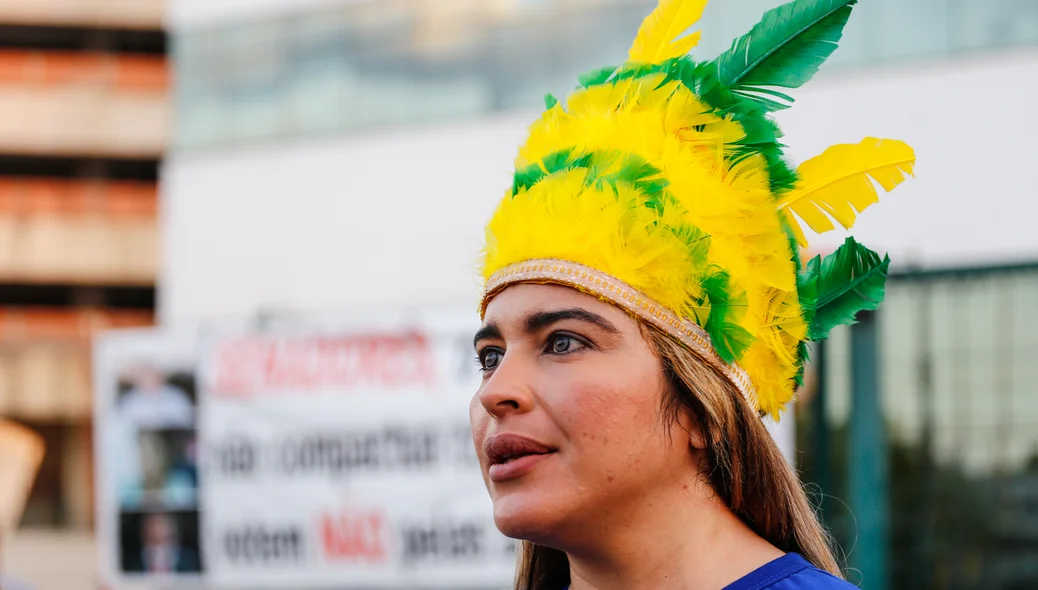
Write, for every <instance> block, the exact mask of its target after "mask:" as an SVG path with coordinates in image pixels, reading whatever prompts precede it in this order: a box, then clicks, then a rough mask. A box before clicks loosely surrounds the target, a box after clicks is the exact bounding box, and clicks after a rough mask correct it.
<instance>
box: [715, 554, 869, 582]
mask: <svg viewBox="0 0 1038 590" xmlns="http://www.w3.org/2000/svg"><path fill="white" fill-rule="evenodd" d="M851 589H855V590H856V589H857V586H854V585H852V584H850V583H848V582H845V581H843V580H841V579H839V578H837V577H836V576H833V575H831V574H829V573H827V572H824V571H822V570H820V569H818V568H816V567H815V566H813V565H811V564H810V563H809V562H808V561H807V560H806V559H804V558H803V557H801V556H799V555H797V554H796V553H787V554H786V555H783V556H782V557H780V558H778V559H776V560H775V561H772V562H770V563H767V564H764V565H763V566H761V567H759V568H757V569H755V570H753V571H752V572H750V573H749V574H747V575H745V576H743V577H742V578H740V579H738V580H736V581H735V582H734V583H732V584H729V585H728V586H726V587H725V588H724V590H851Z"/></svg>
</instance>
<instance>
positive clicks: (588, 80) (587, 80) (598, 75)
mask: <svg viewBox="0 0 1038 590" xmlns="http://www.w3.org/2000/svg"><path fill="white" fill-rule="evenodd" d="M616 70H617V67H616V66H606V67H604V68H598V69H596V70H591V71H590V72H587V73H584V74H581V75H580V76H579V77H577V81H578V82H579V83H580V86H581V87H583V88H590V87H591V86H598V85H600V84H605V82H606V81H607V80H609V78H610V76H612V75H613V74H614V73H616Z"/></svg>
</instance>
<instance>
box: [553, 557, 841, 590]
mask: <svg viewBox="0 0 1038 590" xmlns="http://www.w3.org/2000/svg"><path fill="white" fill-rule="evenodd" d="M566 590H569V588H567V589H566ZM723 590H858V587H857V586H854V585H852V584H849V583H847V582H845V581H843V580H841V579H839V578H837V577H836V576H833V575H831V574H829V573H827V572H824V571H822V570H820V569H818V568H816V567H815V566H813V565H811V564H810V562H808V561H807V560H806V559H804V558H803V557H800V556H799V555H797V554H796V553H787V554H785V555H783V556H782V557H780V558H778V559H776V560H775V561H772V562H770V563H766V564H764V565H763V566H761V567H759V568H757V569H755V570H753V571H752V572H750V573H748V574H746V575H745V576H743V577H741V578H739V579H738V580H736V581H735V582H733V583H731V584H729V585H727V586H725V587H724V589H723Z"/></svg>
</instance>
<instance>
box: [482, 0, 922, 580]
mask: <svg viewBox="0 0 1038 590" xmlns="http://www.w3.org/2000/svg"><path fill="white" fill-rule="evenodd" d="M704 4H705V2H701V1H693V0H689V1H685V2H682V1H680V0H675V1H667V0H664V1H663V2H661V3H660V6H659V7H658V8H657V9H656V11H655V12H654V13H653V14H652V15H650V16H649V18H648V19H646V21H645V23H644V24H643V25H642V28H641V30H640V31H639V34H638V37H637V39H636V40H635V43H634V45H633V46H632V48H631V52H630V55H629V57H628V60H627V62H626V63H625V64H624V65H622V66H619V67H611V68H604V69H602V70H600V71H596V72H592V73H590V74H588V75H586V76H584V77H582V78H581V88H579V89H578V90H577V91H575V92H574V93H573V94H572V95H571V96H570V97H569V99H568V100H567V101H566V103H565V104H563V103H560V102H558V101H556V100H555V99H554V98H552V97H550V96H549V97H548V99H547V103H548V105H547V106H548V110H547V112H545V114H544V115H543V116H542V117H541V119H540V120H538V121H537V122H536V123H534V125H533V127H532V128H531V131H530V137H529V139H528V141H527V143H526V145H525V146H523V148H522V149H521V151H520V155H519V158H518V161H517V166H516V173H515V177H514V182H513V186H512V188H511V190H510V191H508V193H507V194H506V196H505V198H504V199H503V200H502V202H501V204H500V206H499V207H498V210H497V211H496V213H495V215H494V217H493V219H492V220H491V222H490V224H489V226H488V227H487V245H486V252H485V260H484V269H483V270H484V278H485V280H486V287H485V292H484V297H483V304H482V307H481V312H482V314H483V320H484V323H483V327H482V328H481V329H480V330H479V332H478V333H477V334H476V337H475V348H476V353H477V356H478V360H479V364H480V366H481V368H482V370H483V372H484V377H483V382H482V385H481V387H480V389H479V391H478V392H477V394H476V395H475V397H474V399H473V403H472V406H471V421H472V430H473V437H474V440H475V444H476V447H477V451H478V454H479V457H480V462H481V466H482V469H483V474H484V479H485V481H486V484H487V488H488V490H489V491H490V495H491V497H492V499H493V503H494V518H495V521H496V523H497V526H498V527H499V528H500V529H501V531H502V532H503V533H504V534H506V535H508V536H511V537H514V538H518V539H522V540H523V544H522V550H521V555H520V566H519V571H518V574H517V578H516V588H520V589H528V590H562V589H563V588H566V587H569V588H572V590H588V589H596V590H605V589H613V588H616V589H620V588H622V589H639V588H646V589H647V588H652V589H666V588H675V589H678V588H681V589H688V588H694V589H702V590H719V589H721V588H728V589H733V590H736V589H737V590H763V589H765V588H773V589H775V590H779V589H781V590H800V589H837V588H846V587H850V586H849V584H847V583H846V582H844V581H842V580H841V579H840V570H839V567H838V565H837V563H836V560H835V559H834V557H833V553H832V550H831V549H830V544H829V540H828V537H827V536H826V533H825V531H824V530H823V529H822V527H821V526H820V525H819V522H818V520H817V518H816V516H815V515H814V513H813V512H812V510H811V507H810V505H809V503H808V501H807V498H806V496H805V494H804V491H803V488H802V486H801V484H800V482H799V480H798V478H797V476H796V474H795V473H794V472H793V470H792V469H791V468H790V466H789V465H788V464H787V463H786V462H785V460H784V459H783V457H782V455H781V453H780V452H779V450H778V448H777V447H776V445H775V443H774V441H773V440H772V439H771V438H770V436H769V434H768V433H767V431H766V430H765V428H764V426H763V424H762V423H761V420H760V418H761V417H762V416H764V415H771V416H773V417H776V418H777V417H778V416H779V415H780V411H781V409H782V408H783V406H784V405H785V404H786V403H787V402H788V401H789V400H790V399H792V397H793V395H794V392H795V389H796V387H797V386H798V385H799V384H800V383H801V377H802V372H803V364H804V362H805V361H806V358H805V357H806V342H807V341H817V340H820V339H823V338H825V337H826V335H827V334H828V332H829V330H830V329H831V328H832V327H834V326H836V325H839V324H843V323H849V322H851V321H853V318H854V315H855V314H856V313H857V312H858V311H861V310H863V309H875V307H876V306H877V305H878V303H879V301H880V299H882V296H883V285H884V280H885V277H886V269H887V265H888V260H887V259H883V260H881V259H880V258H879V256H877V255H876V254H875V253H873V252H871V251H869V250H867V249H865V248H863V247H862V246H860V245H858V244H857V243H855V242H854V241H853V240H851V239H848V240H847V242H846V243H845V244H844V245H843V246H842V247H841V248H840V249H839V250H837V251H836V252H835V253H833V254H832V255H830V256H829V257H827V258H825V259H824V260H822V259H819V258H816V259H814V260H812V261H811V262H810V263H809V264H807V265H806V267H802V265H801V263H800V259H799V256H798V244H797V243H796V242H797V241H799V242H800V245H806V240H805V236H804V234H803V232H802V231H801V229H800V227H799V223H798V221H797V220H796V217H799V218H800V219H802V220H803V221H804V222H805V223H807V224H808V225H809V226H810V227H811V228H812V229H813V230H815V231H816V232H823V231H826V230H828V229H832V228H833V225H832V222H831V220H830V217H831V218H833V219H835V220H836V221H838V222H840V223H841V224H842V225H843V226H844V227H847V228H849V227H850V226H851V225H852V224H853V222H854V218H855V216H856V213H857V212H859V211H860V210H862V209H864V208H865V207H866V206H868V205H869V204H871V203H872V202H875V201H876V196H877V190H876V188H875V187H874V186H873V184H872V182H871V181H870V177H871V178H872V179H875V180H877V181H879V182H880V184H881V185H882V186H883V187H884V188H885V189H886V190H890V189H892V188H893V187H894V186H895V185H897V184H898V183H899V182H901V181H902V180H903V179H904V178H905V177H906V175H907V174H910V173H911V168H912V164H913V162H914V158H915V157H914V154H913V152H912V150H911V148H909V147H908V146H907V145H905V144H903V143H901V142H897V141H892V140H877V139H866V140H865V141H863V142H862V143H860V144H854V145H839V146H834V147H833V148H830V149H829V150H827V151H826V152H825V153H823V154H822V155H820V156H818V157H816V158H813V159H811V160H809V161H807V162H805V163H804V164H803V165H802V166H801V167H800V168H799V169H797V170H796V171H795V172H794V171H793V170H790V169H789V168H788V167H787V165H786V163H785V160H784V159H783V157H782V151H781V148H782V146H781V145H780V144H779V143H778V137H779V136H780V133H779V132H778V129H777V127H776V126H775V125H774V123H773V122H772V121H771V119H770V118H769V116H768V112H769V111H771V110H774V109H775V108H778V107H779V106H785V105H784V103H785V102H786V101H788V100H791V99H789V98H788V97H786V96H785V95H784V94H780V93H777V92H775V91H773V90H771V89H770V88H769V87H774V86H781V87H787V88H788V87H794V86H799V85H800V84H802V83H803V82H805V81H806V80H807V79H808V78H810V76H811V74H813V73H814V71H816V70H817V68H818V66H819V65H820V63H821V61H823V60H824V59H825V58H826V57H827V56H828V55H829V54H830V53H831V52H832V50H833V48H835V41H837V40H838V39H839V37H840V33H841V30H842V27H843V24H844V23H845V22H846V21H847V17H848V16H849V13H850V10H851V6H852V5H853V4H854V1H853V0H848V1H846V2H839V1H833V0H797V1H796V2H793V3H790V4H788V5H785V6H782V7H779V8H777V9H775V10H773V11H771V12H769V13H767V14H765V16H764V19H763V20H762V21H761V23H760V24H758V25H757V26H756V27H755V28H754V29H753V30H752V31H751V32H750V34H749V35H747V36H746V37H744V38H742V39H739V40H737V41H736V43H735V44H733V46H732V49H731V50H730V51H729V52H727V53H725V54H722V55H721V56H720V57H719V58H717V59H716V60H714V61H712V62H708V63H705V64H697V63H695V62H693V61H691V60H690V59H689V58H687V57H684V54H685V53H687V52H688V51H689V50H690V49H691V48H692V46H694V45H695V41H696V39H697V38H698V33H695V34H693V35H688V36H685V37H680V35H681V33H682V32H683V31H685V30H687V29H688V28H689V27H690V26H691V25H692V24H694V23H695V21H696V20H698V18H699V16H700V15H701V13H702V10H703V6H704ZM780 103H783V104H781V105H780ZM794 214H795V216H796V217H794Z"/></svg>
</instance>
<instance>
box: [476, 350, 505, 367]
mask: <svg viewBox="0 0 1038 590" xmlns="http://www.w3.org/2000/svg"><path fill="white" fill-rule="evenodd" d="M502 356H504V355H503V354H502V353H501V351H500V350H498V349H496V348H487V349H486V350H484V351H483V352H481V353H480V354H479V366H480V368H481V369H483V370H484V371H492V370H494V369H495V368H496V367H497V365H499V364H500V363H501V357H502Z"/></svg>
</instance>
